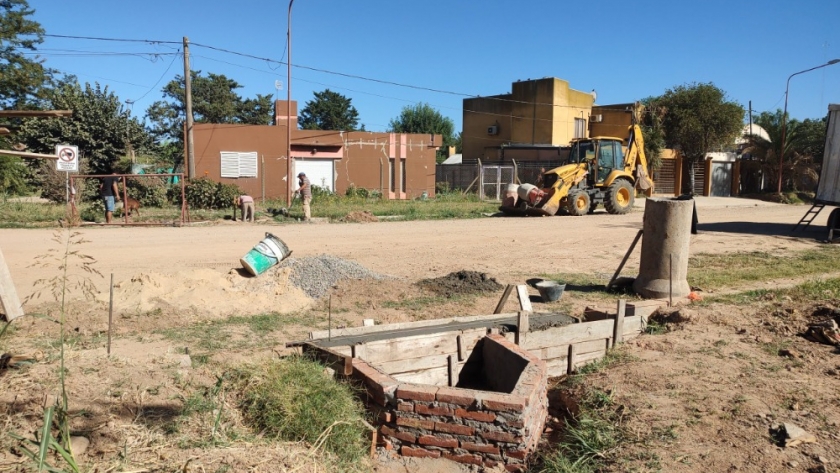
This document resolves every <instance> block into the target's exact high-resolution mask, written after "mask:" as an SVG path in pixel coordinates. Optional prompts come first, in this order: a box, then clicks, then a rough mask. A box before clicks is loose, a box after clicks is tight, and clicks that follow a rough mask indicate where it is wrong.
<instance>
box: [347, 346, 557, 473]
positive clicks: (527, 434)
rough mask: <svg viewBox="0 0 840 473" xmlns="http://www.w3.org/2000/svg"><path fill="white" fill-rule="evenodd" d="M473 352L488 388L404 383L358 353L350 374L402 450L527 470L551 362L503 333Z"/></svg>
mask: <svg viewBox="0 0 840 473" xmlns="http://www.w3.org/2000/svg"><path fill="white" fill-rule="evenodd" d="M476 351H477V352H479V351H480V352H479V353H474V355H478V356H477V357H478V358H479V359H480V361H481V365H482V366H483V369H482V370H481V377H482V378H483V379H481V380H480V381H481V384H482V386H484V387H486V388H487V390H477V389H464V388H457V387H449V386H430V385H421V384H413V383H400V382H399V381H397V380H395V379H394V378H393V377H391V376H389V375H387V374H384V373H382V372H381V371H379V370H377V369H375V368H373V367H371V366H370V365H369V364H367V363H366V362H364V361H362V360H359V359H354V360H353V374H352V375H351V377H352V378H354V379H356V380H357V381H358V382H360V383H361V385H362V386H363V387H364V388H365V391H366V392H367V394H368V399H369V401H370V404H372V407H374V408H375V409H377V410H379V411H381V414H380V415H379V419H380V420H381V421H382V423H381V425H380V432H381V434H382V436H383V437H384V439H385V440H386V441H387V442H388V443H389V444H391V445H393V448H394V450H396V451H398V452H400V454H401V455H404V456H413V457H433V458H438V457H443V458H447V459H449V460H452V461H456V462H460V463H465V464H471V465H485V466H493V465H497V464H503V465H504V466H505V468H506V469H507V470H508V471H524V469H525V460H526V459H527V457H528V455H530V454H531V453H532V452H533V451H534V450H535V449H536V446H537V442H539V439H540V436H541V435H542V431H543V428H544V426H545V419H546V416H547V414H548V400H547V397H546V392H547V382H548V373H547V368H546V365H545V363H544V362H543V361H541V360H540V359H539V358H537V357H536V356H534V355H532V354H530V353H528V352H527V351H525V350H523V349H521V348H519V347H518V346H517V345H515V344H513V343H512V342H510V341H508V340H507V339H505V338H504V337H502V336H499V335H488V336H487V337H485V338H484V339H483V340H482V343H481V344H479V345H478V346H477V347H476Z"/></svg>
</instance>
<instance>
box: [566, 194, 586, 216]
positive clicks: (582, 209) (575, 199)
mask: <svg viewBox="0 0 840 473" xmlns="http://www.w3.org/2000/svg"><path fill="white" fill-rule="evenodd" d="M567 199H568V200H567V201H566V210H567V211H568V212H569V215H576V216H578V217H580V216H581V215H586V214H587V213H589V207H590V206H591V204H592V202H591V201H590V198H589V193H588V192H585V191H578V192H572V193H571V194H569V197H568V198H567Z"/></svg>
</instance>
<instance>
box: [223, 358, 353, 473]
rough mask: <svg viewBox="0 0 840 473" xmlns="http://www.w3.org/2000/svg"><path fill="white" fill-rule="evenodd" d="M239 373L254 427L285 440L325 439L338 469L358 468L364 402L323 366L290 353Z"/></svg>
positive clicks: (246, 411) (244, 407) (246, 410)
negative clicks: (290, 355) (362, 404)
mask: <svg viewBox="0 0 840 473" xmlns="http://www.w3.org/2000/svg"><path fill="white" fill-rule="evenodd" d="M239 378H240V380H241V382H242V383H243V384H244V386H243V393H242V394H243V399H242V403H241V408H242V410H243V413H244V414H245V418H246V420H247V421H248V422H250V423H251V425H252V427H253V428H255V429H256V430H258V431H260V432H264V433H265V434H267V435H273V436H276V437H277V438H280V439H283V440H287V441H294V442H297V441H305V442H307V443H309V444H315V443H316V442H319V441H320V442H323V448H324V449H325V450H326V451H327V452H330V453H332V454H334V455H335V456H336V457H337V460H338V461H339V462H340V463H341V464H342V466H343V468H339V469H340V470H343V471H346V470H348V469H353V468H358V469H362V467H363V465H360V463H362V461H363V458H364V457H365V453H366V450H367V448H366V444H367V440H366V438H365V436H366V429H365V426H364V425H363V423H362V419H363V409H362V406H361V404H360V403H359V401H358V400H357V399H356V397H355V395H354V393H353V391H352V390H351V389H350V387H349V386H346V385H344V384H340V383H338V382H337V381H335V380H334V379H332V378H331V377H330V376H329V375H327V374H326V373H325V372H324V367H323V366H321V365H320V364H318V363H316V362H314V361H310V360H308V359H305V358H301V357H290V358H285V359H281V360H278V361H269V362H266V363H264V364H262V365H259V366H255V367H252V368H249V369H247V370H246V371H245V372H242V373H241V376H240V377H239Z"/></svg>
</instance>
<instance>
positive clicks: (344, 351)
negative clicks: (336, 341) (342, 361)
mask: <svg viewBox="0 0 840 473" xmlns="http://www.w3.org/2000/svg"><path fill="white" fill-rule="evenodd" d="M331 349H332V351H334V352H336V353H340V354H342V355H344V356H349V357H351V358H352V357H353V348H351V347H350V345H345V346H342V347H332V348H331Z"/></svg>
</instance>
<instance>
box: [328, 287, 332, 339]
mask: <svg viewBox="0 0 840 473" xmlns="http://www.w3.org/2000/svg"><path fill="white" fill-rule="evenodd" d="M327 320H328V322H327V323H329V326H328V328H327V340H332V294H330V301H329V303H328V305H327Z"/></svg>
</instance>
